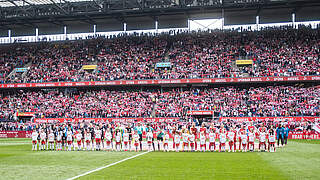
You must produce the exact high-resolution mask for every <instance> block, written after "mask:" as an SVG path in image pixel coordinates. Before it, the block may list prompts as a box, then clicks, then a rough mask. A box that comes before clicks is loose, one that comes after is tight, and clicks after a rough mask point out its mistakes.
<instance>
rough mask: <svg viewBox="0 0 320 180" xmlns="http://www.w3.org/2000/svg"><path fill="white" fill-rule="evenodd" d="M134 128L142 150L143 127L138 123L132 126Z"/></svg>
mask: <svg viewBox="0 0 320 180" xmlns="http://www.w3.org/2000/svg"><path fill="white" fill-rule="evenodd" d="M134 130H135V131H137V132H138V135H139V141H140V151H142V132H143V127H142V126H141V123H138V126H136V127H135V128H134Z"/></svg>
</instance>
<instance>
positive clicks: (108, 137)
mask: <svg viewBox="0 0 320 180" xmlns="http://www.w3.org/2000/svg"><path fill="white" fill-rule="evenodd" d="M105 137H106V140H107V141H111V139H112V135H111V132H106V134H105Z"/></svg>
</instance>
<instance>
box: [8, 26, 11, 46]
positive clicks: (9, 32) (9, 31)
mask: <svg viewBox="0 0 320 180" xmlns="http://www.w3.org/2000/svg"><path fill="white" fill-rule="evenodd" d="M8 37H9V43H11V29H9V30H8Z"/></svg>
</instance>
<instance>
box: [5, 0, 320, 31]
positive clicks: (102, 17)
mask: <svg viewBox="0 0 320 180" xmlns="http://www.w3.org/2000/svg"><path fill="white" fill-rule="evenodd" d="M293 12H295V13H297V12H299V14H297V16H296V18H297V21H311V20H319V19H320V17H319V16H320V15H319V12H320V1H319V0H0V36H6V35H7V34H8V29H11V30H13V32H14V35H21V36H22V35H27V34H30V33H31V34H32V33H34V29H35V28H36V27H38V28H39V29H40V32H42V33H53V32H52V31H54V32H57V31H56V29H59V33H61V27H63V26H68V31H71V32H74V33H76V32H87V31H88V27H89V26H92V25H97V27H98V29H99V31H100V30H101V31H117V30H121V29H122V28H123V23H124V22H126V23H127V24H128V29H131V30H138V29H141V28H142V29H148V28H153V27H154V21H155V20H158V21H159V28H174V27H177V28H181V27H185V26H186V25H187V24H186V22H187V19H196V18H198V19H202V18H221V17H222V16H223V17H224V18H225V24H227V25H228V24H252V23H255V17H256V16H257V15H259V16H260V15H261V23H272V22H288V21H290V19H291V14H292V13H293ZM80 26H81V27H80ZM54 28H56V29H54ZM81 28H83V29H82V30H81V31H80V29H81ZM44 29H46V30H44ZM72 29H75V30H72ZM45 31H48V32H45ZM57 33H58V32H57Z"/></svg>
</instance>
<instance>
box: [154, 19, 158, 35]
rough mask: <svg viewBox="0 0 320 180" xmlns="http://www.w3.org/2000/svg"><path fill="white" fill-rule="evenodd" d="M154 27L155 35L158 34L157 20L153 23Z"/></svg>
mask: <svg viewBox="0 0 320 180" xmlns="http://www.w3.org/2000/svg"><path fill="white" fill-rule="evenodd" d="M154 27H155V29H156V33H158V21H157V20H156V21H155V22H154Z"/></svg>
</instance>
